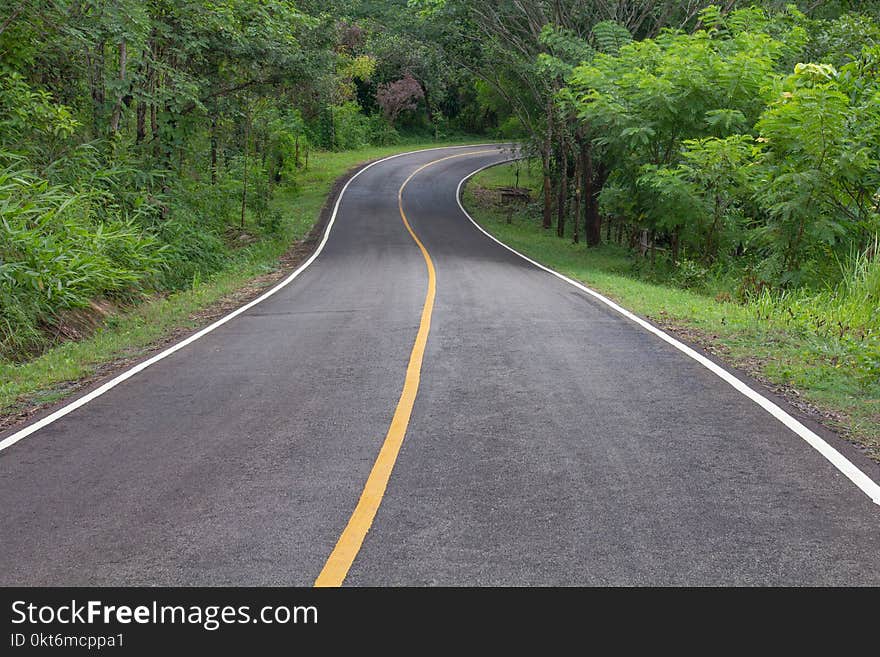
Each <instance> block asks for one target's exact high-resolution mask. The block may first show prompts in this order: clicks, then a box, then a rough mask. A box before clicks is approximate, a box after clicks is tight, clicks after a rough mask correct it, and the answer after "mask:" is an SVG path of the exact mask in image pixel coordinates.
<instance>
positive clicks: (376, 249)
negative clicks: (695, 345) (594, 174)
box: [0, 146, 880, 586]
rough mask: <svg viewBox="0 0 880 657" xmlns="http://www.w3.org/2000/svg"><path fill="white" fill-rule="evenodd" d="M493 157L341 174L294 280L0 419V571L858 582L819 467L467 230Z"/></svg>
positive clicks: (405, 160) (867, 553)
mask: <svg viewBox="0 0 880 657" xmlns="http://www.w3.org/2000/svg"><path fill="white" fill-rule="evenodd" d="M510 157H511V154H510V153H509V152H507V151H505V150H504V149H503V148H501V147H496V146H472V147H457V148H448V149H434V150H429V151H419V152H415V153H410V154H406V155H403V156H398V157H393V158H388V159H386V160H383V161H380V162H378V163H376V164H374V165H372V166H370V167H369V168H367V169H364V170H363V171H362V172H361V173H360V174H359V175H358V176H357V177H356V178H354V179H352V180H351V181H350V183H349V185H348V186H347V188H346V189H345V191H344V192H343V194H342V196H341V197H340V199H339V202H338V204H337V208H336V212H335V215H334V219H333V222H332V225H331V227H330V228H329V229H328V231H329V232H328V233H327V235H326V240H325V242H324V243H323V244H322V248H321V250H320V252H319V253H318V255H317V257H316V258H315V259H314V261H313V262H311V263H310V264H309V266H308V267H306V268H305V269H303V270H302V271H301V272H300V273H299V274H297V276H296V277H295V280H294V279H291V280H290V281H289V284H287V285H284V286H283V287H279V289H277V290H276V291H275V292H274V293H273V294H271V295H269V296H267V297H266V298H265V299H263V300H262V301H260V302H259V303H257V304H254V305H252V306H250V307H248V308H247V309H246V310H245V311H243V312H241V313H240V314H238V315H237V316H236V317H234V318H231V319H230V320H229V321H226V322H224V323H222V324H221V325H218V326H216V327H215V328H214V329H212V330H211V331H209V332H207V333H205V334H204V335H201V336H200V337H199V338H198V339H196V340H194V341H192V342H190V343H188V344H186V345H184V346H183V347H182V348H180V349H178V350H176V351H174V352H173V353H170V354H168V355H167V357H164V358H162V359H160V360H157V361H156V362H154V363H152V364H151V365H150V366H149V367H147V368H145V369H143V370H141V371H139V372H137V373H136V374H134V375H133V376H131V377H130V378H127V379H126V380H124V381H120V382H119V383H118V385H114V386H111V387H109V388H108V389H107V390H106V391H105V392H103V394H100V395H98V396H95V397H94V398H92V399H90V400H89V401H88V403H85V404H83V405H81V406H80V407H78V408H75V410H72V411H71V412H69V413H67V414H66V415H63V417H59V418H58V419H57V420H55V421H53V422H51V423H48V424H46V425H45V426H41V427H40V428H39V429H38V430H36V431H33V433H30V435H27V436H26V438H25V439H22V440H18V441H8V439H9V438H10V437H14V436H15V432H13V431H8V432H6V433H5V434H0V441H3V440H7V445H8V447H7V448H6V449H4V450H3V451H2V452H0V499H2V506H0V527H2V531H0V585H6V586H9V585H151V586H156V585H170V586H180V585H256V586H261V585H280V586H311V585H312V584H313V583H315V581H316V579H319V577H324V576H325V574H327V573H329V574H328V575H327V577H328V581H326V582H324V583H325V584H330V585H336V584H341V583H344V584H347V585H379V586H383V585H416V586H422V585H488V586H493V585H503V586H506V585H541V586H543V585H617V584H624V585H706V584H708V585H713V584H717V585H730V584H734V585H753V584H758V585H774V584H781V585H829V584H833V585H867V584H873V585H877V584H880V506H878V505H876V504H874V503H873V502H872V501H871V499H870V498H869V497H867V496H866V495H865V494H864V493H863V492H862V491H861V490H859V489H858V488H857V487H856V486H854V485H853V483H852V481H850V480H849V479H848V478H847V477H846V476H844V475H843V474H842V473H841V472H840V471H839V470H838V469H836V468H835V467H834V466H833V464H831V463H830V462H829V461H828V460H827V459H826V458H824V457H823V456H822V455H821V454H820V453H819V452H817V451H816V450H814V449H811V448H810V447H809V446H808V445H807V444H806V443H805V442H804V441H803V440H802V439H801V438H800V437H798V436H797V435H795V434H794V433H793V432H792V431H791V430H790V429H788V428H787V427H786V426H784V425H783V424H782V423H781V422H779V421H778V420H777V419H776V418H774V417H772V416H771V415H770V414H769V413H767V412H766V411H765V410H764V409H762V408H761V407H759V406H758V405H757V404H755V403H754V401H752V400H750V399H749V398H747V397H746V396H744V395H743V394H741V393H740V392H738V391H737V390H735V389H734V388H732V387H731V386H730V385H728V384H727V383H725V382H724V381H723V380H721V379H720V378H719V377H718V376H716V374H713V373H712V372H711V371H709V370H708V369H707V368H706V367H704V366H703V365H701V364H700V363H698V362H696V361H694V360H693V359H691V358H688V357H687V356H686V355H684V354H682V352H681V351H679V350H677V349H675V348H674V347H673V346H671V345H670V344H668V343H667V342H664V341H663V340H661V339H658V337H657V336H656V335H654V334H651V333H650V332H648V331H646V330H645V329H644V328H643V327H640V326H638V325H637V324H635V323H633V322H632V321H630V320H628V319H627V318H625V317H623V316H622V315H620V314H619V313H617V312H614V311H613V310H612V309H610V308H609V307H608V306H607V305H605V304H603V303H601V302H600V301H598V300H597V299H595V298H594V297H592V296H590V295H589V294H586V293H584V292H583V291H581V290H578V289H576V288H575V287H573V286H571V285H569V284H567V283H565V282H564V281H561V280H559V279H558V278H556V277H554V276H552V275H550V274H549V273H547V272H546V271H542V270H541V269H538V268H537V267H535V266H533V265H532V264H530V263H528V262H527V261H525V260H523V259H522V258H520V257H518V256H517V255H515V254H513V253H511V252H510V251H508V250H506V249H505V248H503V247H502V246H500V245H499V244H497V243H495V242H493V241H492V240H490V239H489V238H488V237H486V236H485V235H484V234H482V233H481V232H480V231H479V230H478V229H477V228H476V227H475V226H474V225H473V224H472V223H471V222H470V221H469V220H468V218H467V216H466V215H465V214H464V213H463V212H462V211H461V209H460V208H459V205H458V203H457V195H456V190H457V188H458V185H459V182H460V181H461V180H462V179H463V178H464V177H466V176H467V175H468V174H469V173H471V172H472V171H474V170H476V169H478V168H480V167H483V166H486V165H489V164H492V163H494V162H501V161H503V160H505V159H508V158H510ZM401 190H402V191H401ZM429 306H430V310H427V309H428V308H429ZM426 313H427V323H426ZM17 431H21V430H17ZM829 440H834V438H833V437H829ZM13 442H14V444H12V443H13ZM0 444H2V443H0ZM841 449H844V447H843V446H841ZM847 455H848V456H849V457H850V458H851V459H852V460H853V462H854V463H856V465H858V467H859V468H860V469H862V470H863V472H865V473H867V474H868V475H869V476H870V477H871V478H873V480H874V481H877V480H878V476H877V468H876V466H875V465H874V464H872V463H870V462H868V461H867V459H864V458H862V457H861V456H860V455H859V454H850V453H847ZM318 583H319V584H320V583H322V582H318Z"/></svg>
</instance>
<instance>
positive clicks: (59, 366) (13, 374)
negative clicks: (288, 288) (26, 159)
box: [0, 140, 476, 415]
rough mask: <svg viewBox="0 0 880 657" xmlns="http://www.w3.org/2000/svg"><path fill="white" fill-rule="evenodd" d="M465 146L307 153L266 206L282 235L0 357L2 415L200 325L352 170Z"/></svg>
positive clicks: (302, 227) (264, 268)
mask: <svg viewBox="0 0 880 657" xmlns="http://www.w3.org/2000/svg"><path fill="white" fill-rule="evenodd" d="M465 143H476V142H474V141H473V140H458V141H449V142H442V143H432V142H427V143H418V142H415V143H405V144H402V145H396V146H383V147H370V148H365V149H361V150H357V151H346V152H313V153H312V154H311V156H310V159H309V168H308V169H307V170H306V171H303V172H302V173H301V175H300V176H299V177H298V179H297V182H298V186H297V188H296V190H292V189H279V190H278V191H277V192H276V194H275V195H274V197H273V199H272V201H271V208H272V209H273V210H278V211H280V212H281V214H282V217H283V223H282V229H281V230H280V231H279V234H278V235H277V236H276V237H275V238H271V239H264V240H261V241H259V242H257V243H255V244H253V245H251V246H249V247H247V248H244V249H241V252H240V253H239V255H238V257H237V258H235V259H234V261H233V262H232V263H231V264H230V265H229V266H228V267H226V268H224V269H223V270H222V271H220V272H218V273H216V274H215V275H213V276H211V277H210V278H209V279H207V280H202V281H198V280H196V281H194V282H193V286H192V287H191V288H190V289H187V290H185V291H183V292H179V293H176V294H173V295H169V296H166V297H160V298H155V299H151V300H148V301H146V302H145V303H142V304H140V305H137V306H135V307H134V308H132V309H130V310H129V311H127V312H124V313H122V314H118V315H113V316H111V317H110V318H109V319H108V320H107V322H106V323H105V325H104V326H103V327H102V328H100V329H99V330H98V331H97V332H95V333H94V334H93V335H92V336H91V337H89V338H87V339H85V340H82V341H69V342H64V343H61V344H59V345H58V346H56V347H54V348H52V349H49V350H48V351H46V352H45V353H43V354H41V355H40V356H39V357H37V358H34V359H32V360H29V361H27V362H23V363H21V362H13V361H10V360H5V359H0V415H6V414H10V413H14V412H16V411H18V410H21V409H23V408H26V407H30V406H34V405H38V404H42V403H51V402H55V401H58V400H59V399H63V398H64V397H65V396H67V395H69V394H70V392H71V390H72V387H71V385H70V382H74V381H78V380H81V379H84V378H88V377H92V376H94V375H95V374H96V373H100V372H101V368H102V366H104V365H106V364H108V363H113V362H116V361H119V360H120V359H127V358H137V357H139V356H142V355H143V354H145V353H147V352H148V351H149V350H150V349H151V347H153V346H155V344H156V343H157V342H159V341H161V340H163V338H166V337H167V336H169V335H171V334H173V333H175V332H176V331H179V330H187V329H195V328H198V327H199V326H200V325H203V324H205V323H206V322H205V320H204V319H200V318H199V317H198V313H199V312H200V311H202V310H204V309H205V308H207V307H209V306H211V305H212V304H215V303H217V302H219V301H221V300H223V299H224V297H227V296H228V295H231V294H234V293H235V292H237V291H240V290H242V288H245V287H246V286H248V284H249V283H250V282H251V281H252V280H253V279H254V278H255V277H258V276H260V275H263V274H267V273H269V272H271V271H273V270H275V269H276V268H277V266H278V260H279V258H280V257H281V256H282V255H283V254H284V253H285V252H286V251H287V250H288V248H289V247H290V246H291V244H292V243H293V242H294V241H296V240H299V239H301V238H303V237H304V236H305V235H307V234H308V232H309V231H310V230H311V228H312V226H313V225H314V224H315V222H316V220H317V219H318V216H319V213H320V211H321V208H322V206H323V205H324V202H325V200H326V198H327V194H328V193H329V192H330V190H331V188H332V186H333V183H334V181H335V180H336V179H337V178H338V177H339V176H341V175H342V174H344V173H345V172H346V171H347V170H349V169H350V168H352V167H353V166H355V165H357V164H359V163H362V162H365V161H368V160H372V159H376V158H380V157H384V156H387V155H392V154H394V153H399V152H405V151H410V150H417V149H420V148H431V147H436V146H446V145H457V144H465ZM246 228H247V227H246Z"/></svg>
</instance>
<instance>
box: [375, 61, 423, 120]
mask: <svg viewBox="0 0 880 657" xmlns="http://www.w3.org/2000/svg"><path fill="white" fill-rule="evenodd" d="M424 97H425V92H424V91H422V86H421V85H420V84H419V83H418V81H417V80H416V79H415V78H414V77H413V76H411V75H410V74H409V73H407V74H406V75H405V76H403V77H402V78H400V79H399V80H396V81H394V82H389V83H387V84H380V85H379V88H378V89H377V90H376V102H377V103H379V107H381V108H382V111H383V112H384V113H385V118H386V119H388V120H389V121H390V122H391V123H394V122H395V121H396V120H397V117H398V116H400V114H401V112H405V111H406V110H412V109H415V108H416V107H417V106H418V102H419V100H420V99H422V98H424Z"/></svg>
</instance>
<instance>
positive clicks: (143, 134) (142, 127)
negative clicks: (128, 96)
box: [135, 100, 147, 144]
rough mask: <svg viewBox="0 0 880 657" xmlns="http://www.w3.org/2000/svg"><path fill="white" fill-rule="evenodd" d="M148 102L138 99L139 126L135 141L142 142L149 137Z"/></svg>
mask: <svg viewBox="0 0 880 657" xmlns="http://www.w3.org/2000/svg"><path fill="white" fill-rule="evenodd" d="M146 122H147V104H146V103H145V102H144V101H143V100H139V101H137V128H136V133H135V143H136V144H142V143H143V142H144V139H146V138H147V126H146Z"/></svg>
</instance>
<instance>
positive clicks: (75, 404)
mask: <svg viewBox="0 0 880 657" xmlns="http://www.w3.org/2000/svg"><path fill="white" fill-rule="evenodd" d="M484 145H485V144H465V145H462V146H437V147H435V148H423V149H420V150H415V151H407V152H406V153H397V154H396V155H390V156H388V157H383V158H382V159H380V160H376V161H375V162H371V163H370V164H368V165H366V166H365V167H363V168H361V169H359V170H358V171H357V172H356V173H355V174H354V175H353V176H352V177H351V178H349V179H348V181H346V183H345V185H344V186H343V187H342V189H341V190H340V192H339V196H337V197H336V203H335V204H334V206H333V214H332V215H330V220H329V221H328V222H327V227H326V228H325V229H324V236H323V237H322V239H321V243H320V244H318V248H317V249H315V252H314V253H313V254H312V255H311V256H309V259H308V260H306V261H305V262H304V263H303V264H301V265H300V266H299V267H297V268H296V270H295V271H294V272H293V273H292V274H290V276H288V277H287V278H285V279H284V280H283V281H281V282H280V283H279V284H278V285H276V286H275V287H273V288H272V289H271V290H269V291H268V292H266V293H264V294H262V295H261V296H259V297H257V298H256V299H254V300H253V301H250V302H249V303H247V304H245V305H244V306H241V307H240V308H238V309H237V310H234V311H233V312H231V313H229V314H228V315H226V316H224V317H221V318H220V319H218V320H217V321H216V322H214V323H213V324H211V325H210V326H206V327H205V328H203V329H202V330H201V331H199V332H198V333H194V334H193V335H191V336H190V337H188V338H186V339H185V340H182V341H180V342H178V343H176V344H174V345H172V346H170V347H168V348H167V349H165V350H164V351H161V352H159V353H158V354H156V355H155V356H153V357H152V358H149V359H148V360H145V361H143V362H142V363H139V364H137V365H135V366H134V367H132V368H131V369H128V370H126V371H125V372H123V373H122V374H120V375H118V376H116V377H115V378H113V379H110V380H109V381H107V382H106V383H104V384H103V385H101V386H100V387H98V388H95V389H94V390H92V392H90V393H88V394H87V395H83V396H82V397H80V398H78V399H76V400H74V401H72V402H70V403H69V404H67V405H66V406H62V407H61V408H59V409H58V410H57V411H55V412H54V413H51V414H50V415H47V416H46V417H44V418H43V419H41V420H38V421H37V422H34V423H33V424H30V425H28V426H26V427H25V428H23V429H21V430H20V431H17V432H16V433H13V434H12V435H10V436H7V437H6V438H4V439H3V440H0V452H2V451H3V450H5V449H8V448H9V447H12V446H13V445H14V444H15V443H17V442H18V441H20V440H23V439H24V438H27V437H28V436H30V435H31V434H33V433H36V432H37V431H39V430H40V429H42V428H44V427H47V426H48V425H50V424H52V423H53V422H55V421H56V420H60V419H61V418H63V417H64V416H65V415H67V414H69V413H72V412H73V411H75V410H76V409H78V408H80V407H81V406H85V405H86V404H88V403H89V402H90V401H92V400H93V399H96V398H98V397H100V396H101V395H103V394H104V393H105V392H107V391H109V390H111V389H113V388H115V387H116V386H118V385H119V384H120V383H122V382H123V381H126V380H128V379H130V378H131V377H133V376H134V375H135V374H137V373H138V372H142V371H143V370H145V369H147V368H148V367H149V366H150V365H154V364H156V363H158V362H159V361H160V360H162V359H164V358H167V357H168V356H170V355H171V354H173V353H174V352H176V351H179V350H181V349H183V348H184V347H185V346H187V345H188V344H191V343H193V342H195V341H196V340H198V339H199V338H201V337H204V336H205V335H207V334H208V333H210V332H211V331H213V330H215V329H217V328H219V327H221V326H223V325H224V324H225V323H226V322H228V321H229V320H231V319H235V318H236V317H238V316H239V315H241V314H242V313H244V312H247V311H248V310H250V309H251V308H253V307H254V306H256V305H257V304H258V303H261V302H263V301H265V300H266V299H268V298H269V297H271V296H272V295H273V294H275V293H276V292H278V291H279V290H281V289H283V288H285V287H287V286H288V285H289V284H290V283H292V282H293V281H294V280H295V279H296V278H297V276H299V275H300V274H301V273H302V272H303V271H305V269H306V268H307V267H308V266H309V265H311V264H312V263H313V262H314V261H315V259H316V258H317V257H318V256H319V255H320V254H321V251H323V250H324V245H325V244H327V240H328V239H329V237H330V229H331V228H333V223H334V222H335V221H336V214H337V212H338V211H339V205H340V203H342V197H343V195H344V194H345V191H346V190H347V189H348V186H349V185H350V184H351V183H352V181H353V180H354V179H355V178H357V177H358V176H359V175H361V174H362V173H363V172H364V171H366V170H367V169H370V168H372V167H374V166H376V165H377V164H382V163H383V162H387V161H388V160H393V159H395V158H398V157H404V156H406V155H413V154H415V153H426V152H429V151H442V150H448V149H451V148H474V147H476V146H484Z"/></svg>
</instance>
